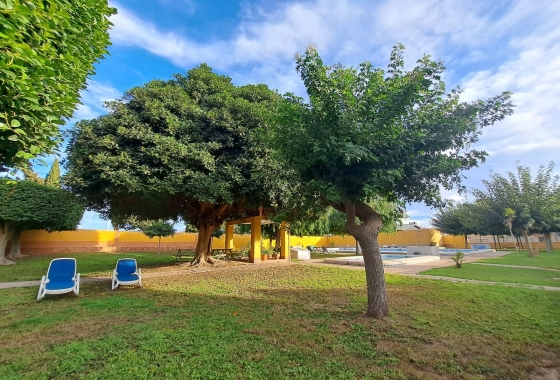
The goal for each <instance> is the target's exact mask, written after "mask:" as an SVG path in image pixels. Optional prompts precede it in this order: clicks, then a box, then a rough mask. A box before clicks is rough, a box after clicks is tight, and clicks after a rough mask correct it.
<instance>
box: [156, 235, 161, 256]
mask: <svg viewBox="0 0 560 380" xmlns="http://www.w3.org/2000/svg"><path fill="white" fill-rule="evenodd" d="M158 237H159V242H158V246H157V253H160V252H161V236H158Z"/></svg>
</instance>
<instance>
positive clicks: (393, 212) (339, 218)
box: [290, 197, 405, 236]
mask: <svg viewBox="0 0 560 380" xmlns="http://www.w3.org/2000/svg"><path fill="white" fill-rule="evenodd" d="M368 205H369V206H370V207H372V208H373V209H374V210H376V211H377V212H378V213H379V214H380V215H381V218H382V219H383V228H382V229H381V232H387V233H394V232H396V231H397V225H400V224H401V220H402V218H404V217H405V211H404V208H403V207H402V206H401V205H399V204H398V203H397V202H388V201H386V200H384V199H383V198H381V197H374V198H373V199H371V200H370V201H369V202H368ZM356 223H358V224H359V223H361V222H360V220H359V219H358V218H356ZM290 233H291V234H292V235H297V236H323V235H328V234H334V235H341V236H344V235H347V234H348V232H347V231H346V214H344V213H342V212H340V211H338V210H335V209H334V208H332V207H327V208H326V209H325V208H324V207H323V210H321V212H315V213H314V214H313V216H311V215H310V216H308V217H305V218H303V219H301V220H295V221H294V222H292V223H290Z"/></svg>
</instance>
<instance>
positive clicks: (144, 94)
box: [64, 65, 282, 264]
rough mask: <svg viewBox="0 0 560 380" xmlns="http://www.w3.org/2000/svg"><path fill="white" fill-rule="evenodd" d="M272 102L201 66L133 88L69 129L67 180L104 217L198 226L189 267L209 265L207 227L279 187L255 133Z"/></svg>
mask: <svg viewBox="0 0 560 380" xmlns="http://www.w3.org/2000/svg"><path fill="white" fill-rule="evenodd" d="M278 100H279V96H278V95H277V94H276V93H275V92H273V91H271V90H269V89H268V87H267V86H265V85H246V86H240V87H237V86H235V85H233V84H232V82H231V79H230V78H229V77H226V76H221V75H218V74H215V73H213V72H212V69H211V68H210V67H208V66H207V65H201V66H199V67H196V68H194V69H191V70H189V71H188V72H187V74H186V75H175V77H174V79H172V80H167V81H163V80H155V81H152V82H149V83H147V84H146V85H143V86H141V87H137V88H133V89H131V90H129V91H127V92H126V93H125V95H124V98H123V99H121V100H119V101H113V102H110V103H108V108H109V113H108V114H107V115H104V116H101V117H99V118H97V119H94V120H85V121H81V122H78V123H77V124H76V126H75V127H74V129H73V130H72V131H71V139H70V142H69V145H68V159H67V174H66V176H65V178H64V181H65V184H66V185H68V186H69V187H70V188H71V189H72V191H73V192H75V193H76V194H80V195H81V196H83V197H84V199H86V200H87V206H88V208H90V209H92V210H96V211H98V212H100V213H101V214H103V215H104V216H106V217H107V218H111V220H119V219H122V218H123V217H125V218H126V217H130V216H136V217H137V218H138V219H164V220H177V219H178V218H180V219H182V220H183V221H184V222H185V223H187V224H189V225H192V226H194V227H196V228H197V230H198V243H197V247H196V257H195V259H194V261H193V264H195V263H204V262H212V258H211V255H210V245H211V237H212V232H213V231H214V230H215V229H217V228H218V227H219V226H220V225H222V223H223V222H224V220H226V219H227V218H233V217H240V216H247V215H259V213H260V212H262V210H263V207H264V208H266V207H268V206H269V205H271V194H272V195H273V194H279V193H281V191H280V190H279V188H280V187H281V186H280V182H279V180H278V178H280V177H281V176H282V173H278V172H276V173H275V171H276V169H277V163H276V162H275V161H274V160H273V159H272V157H271V151H270V149H269V148H267V147H266V146H265V145H264V144H262V143H261V142H260V137H259V135H260V134H261V133H262V130H265V129H266V128H267V120H269V119H270V113H271V111H272V110H273V109H274V106H275V103H277V101H278Z"/></svg>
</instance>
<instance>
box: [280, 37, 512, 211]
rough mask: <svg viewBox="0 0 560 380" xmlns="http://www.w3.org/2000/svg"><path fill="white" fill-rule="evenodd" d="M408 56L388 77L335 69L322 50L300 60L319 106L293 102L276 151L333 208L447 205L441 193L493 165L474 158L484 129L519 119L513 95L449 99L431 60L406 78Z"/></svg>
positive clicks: (286, 106)
mask: <svg viewBox="0 0 560 380" xmlns="http://www.w3.org/2000/svg"><path fill="white" fill-rule="evenodd" d="M403 51H404V47H403V46H402V45H399V46H397V47H395V48H394V50H393V53H392V54H391V59H390V63H389V69H388V70H387V71H384V70H382V69H378V68H374V67H373V66H372V65H371V63H369V62H365V63H362V64H360V66H359V68H358V69H354V68H348V67H343V66H341V65H332V66H329V65H325V64H324V63H323V61H322V60H321V58H320V57H319V54H318V53H317V51H316V50H315V48H313V47H309V48H308V49H307V50H306V53H305V55H303V56H297V58H296V67H297V70H298V72H299V73H300V74H301V78H302V80H303V82H304V84H305V87H306V89H307V93H308V96H309V102H306V101H305V100H304V99H303V98H300V97H297V96H295V95H292V94H287V95H286V96H285V100H284V102H282V103H281V104H280V106H279V109H278V113H277V114H278V116H277V120H276V121H277V122H276V129H275V135H274V137H273V141H274V143H275V146H277V147H278V149H279V151H280V153H281V154H282V156H283V157H284V158H285V159H286V160H287V161H288V162H289V164H290V165H291V167H292V168H294V169H295V170H296V171H297V172H298V174H299V175H300V176H301V178H302V180H303V181H305V183H306V184H307V186H310V187H312V188H314V189H315V190H316V191H317V192H318V193H319V194H321V196H322V197H324V198H325V199H326V200H327V201H330V202H347V201H352V202H366V201H367V200H369V199H372V198H373V197H376V196H380V197H382V198H383V199H386V200H389V201H395V200H401V201H423V202H424V203H426V204H428V205H437V204H439V202H440V195H439V194H440V192H439V185H440V184H441V185H443V186H444V188H446V189H450V188H452V187H454V186H460V183H461V175H460V173H461V171H463V170H466V169H469V168H472V167H474V166H476V165H477V164H478V163H479V162H480V161H482V160H484V157H485V156H486V153H485V152H483V151H478V150H475V149H472V144H473V143H474V142H476V141H477V140H478V137H479V135H480V133H481V128H483V127H485V126H488V125H491V124H493V123H495V122H497V121H499V120H501V119H503V118H504V117H505V116H507V115H510V114H511V113H512V107H513V106H512V104H511V102H510V100H509V99H510V93H508V92H504V93H502V94H501V95H498V96H495V97H493V98H490V99H488V100H486V101H482V100H478V101H475V102H472V103H464V102H461V101H460V99H459V97H460V91H459V90H452V91H451V92H449V93H446V91H445V83H444V82H443V81H442V79H441V76H442V74H443V72H444V66H443V63H441V62H435V61H432V60H430V59H429V57H427V56H425V57H423V58H422V59H420V60H419V61H418V64H417V66H416V67H414V68H413V69H412V70H411V71H407V72H406V71H404V62H403ZM442 125H445V128H442ZM294 142H305V143H294Z"/></svg>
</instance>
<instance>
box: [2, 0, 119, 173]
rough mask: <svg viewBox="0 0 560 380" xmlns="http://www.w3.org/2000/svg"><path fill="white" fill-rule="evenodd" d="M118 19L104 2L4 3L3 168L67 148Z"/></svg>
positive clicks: (96, 0) (74, 0) (20, 0)
mask: <svg viewBox="0 0 560 380" xmlns="http://www.w3.org/2000/svg"><path fill="white" fill-rule="evenodd" d="M114 13H115V9H113V8H110V7H109V6H108V4H107V0H73V1H69V0H49V1H36V0H35V1H26V0H10V1H0V20H1V22H0V115H1V117H0V168H3V167H4V166H9V167H13V166H17V165H18V164H22V163H25V162H26V161H27V160H28V159H31V158H33V157H36V156H37V155H40V154H44V153H51V152H52V151H53V149H54V148H55V147H56V146H58V144H59V143H60V142H61V141H62V139H61V136H60V134H59V126H60V125H62V124H63V123H64V119H65V118H68V117H70V116H72V113H73V111H74V109H75V107H76V104H77V103H78V102H79V92H80V90H83V89H85V88H86V85H85V82H86V78H87V77H88V76H90V75H92V74H93V73H94V64H95V63H96V62H97V61H98V60H99V59H101V58H102V56H103V55H104V54H105V53H107V46H108V45H109V33H108V29H109V27H110V25H111V23H110V22H109V20H108V17H109V16H110V15H112V14H114Z"/></svg>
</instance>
